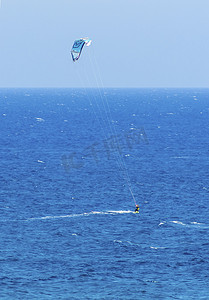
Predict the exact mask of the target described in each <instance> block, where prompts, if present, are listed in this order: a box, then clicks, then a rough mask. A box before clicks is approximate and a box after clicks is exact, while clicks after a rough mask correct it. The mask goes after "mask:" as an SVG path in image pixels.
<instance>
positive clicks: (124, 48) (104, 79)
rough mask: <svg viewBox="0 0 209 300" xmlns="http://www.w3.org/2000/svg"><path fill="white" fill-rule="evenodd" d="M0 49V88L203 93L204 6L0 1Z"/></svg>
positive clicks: (204, 2) (170, 0)
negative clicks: (83, 41) (76, 51)
mask: <svg viewBox="0 0 209 300" xmlns="http://www.w3.org/2000/svg"><path fill="white" fill-rule="evenodd" d="M81 37H89V38H91V39H92V45H91V46H90V47H85V48H84V49H83V52H82V55H81V57H80V59H79V61H77V62H76V63H73V62H72V59H71V54H70V50H71V47H72V44H73V41H74V40H75V39H77V38H81ZM0 41H1V42H0V87H53V88H55V87H89V86H95V87H98V86H102V87H138V88H145V87H166V88H168V87H191V88H193V87H209V76H208V75H209V1H208V0H128V1H127V0H59V1H58V0H1V6H0Z"/></svg>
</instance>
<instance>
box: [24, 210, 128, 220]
mask: <svg viewBox="0 0 209 300" xmlns="http://www.w3.org/2000/svg"><path fill="white" fill-rule="evenodd" d="M130 213H133V211H131V210H109V211H91V212H88V213H82V214H69V215H60V216H44V217H37V218H29V219H28V220H47V219H60V218H75V217H82V216H83V217H86V216H90V215H107V214H130Z"/></svg>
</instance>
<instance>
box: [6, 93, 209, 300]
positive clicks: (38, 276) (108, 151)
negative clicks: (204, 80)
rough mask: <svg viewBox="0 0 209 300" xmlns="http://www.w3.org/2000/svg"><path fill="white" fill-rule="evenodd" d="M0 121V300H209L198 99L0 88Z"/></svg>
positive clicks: (202, 96)
mask: <svg viewBox="0 0 209 300" xmlns="http://www.w3.org/2000/svg"><path fill="white" fill-rule="evenodd" d="M0 118H1V121H0V125H1V131H0V154H1V160H0V164H1V172H0V226H1V230H0V299H30V300H31V299H72V300H74V299H78V300H80V299H89V300H94V299H95V300H96V299H98V300H100V299H113V300H115V299H122V300H123V299H124V300H132V299H133V300H135V299H139V300H140V299H142V300H143V299H155V300H158V299H159V300H160V299H195V300H197V299H198V300H199V299H209V285H208V282H209V237H208V236H209V89H105V90H103V89H1V90H0ZM132 194H133V195H132ZM134 200H135V201H136V203H137V204H139V206H140V213H139V214H135V213H133V212H134V210H135V202H134Z"/></svg>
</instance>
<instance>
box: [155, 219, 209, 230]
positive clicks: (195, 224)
mask: <svg viewBox="0 0 209 300" xmlns="http://www.w3.org/2000/svg"><path fill="white" fill-rule="evenodd" d="M171 223H172V225H173V224H174V225H178V226H184V227H189V228H199V229H209V225H208V224H205V223H199V222H189V223H184V222H181V221H175V220H174V221H167V222H166V221H162V222H160V223H159V224H158V226H162V225H165V224H170V225H171Z"/></svg>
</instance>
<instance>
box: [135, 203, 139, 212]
mask: <svg viewBox="0 0 209 300" xmlns="http://www.w3.org/2000/svg"><path fill="white" fill-rule="evenodd" d="M138 212H139V205H138V204H136V209H135V213H138Z"/></svg>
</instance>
